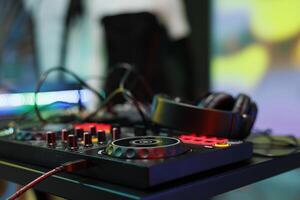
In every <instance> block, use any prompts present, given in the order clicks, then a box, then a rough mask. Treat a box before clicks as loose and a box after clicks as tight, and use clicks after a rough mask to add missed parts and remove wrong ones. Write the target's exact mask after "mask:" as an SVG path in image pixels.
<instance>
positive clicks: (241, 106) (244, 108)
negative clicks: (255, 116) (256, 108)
mask: <svg viewBox="0 0 300 200" xmlns="http://www.w3.org/2000/svg"><path fill="white" fill-rule="evenodd" d="M250 105H251V99H250V97H249V96H247V95H245V94H239V95H238V96H237V98H236V100H235V103H234V106H233V108H232V112H236V113H240V114H241V115H243V114H248V113H249V110H250Z"/></svg>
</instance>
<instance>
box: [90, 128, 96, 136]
mask: <svg viewBox="0 0 300 200" xmlns="http://www.w3.org/2000/svg"><path fill="white" fill-rule="evenodd" d="M90 133H91V134H92V135H96V134H97V129H96V126H90Z"/></svg>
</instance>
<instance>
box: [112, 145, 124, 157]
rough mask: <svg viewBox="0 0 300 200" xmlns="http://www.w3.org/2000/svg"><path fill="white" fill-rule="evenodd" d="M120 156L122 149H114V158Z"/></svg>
mask: <svg viewBox="0 0 300 200" xmlns="http://www.w3.org/2000/svg"><path fill="white" fill-rule="evenodd" d="M122 154H123V150H122V148H119V147H118V148H116V149H115V152H114V156H115V157H121V156H122Z"/></svg>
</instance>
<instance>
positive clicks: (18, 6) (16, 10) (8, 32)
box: [0, 0, 38, 92]
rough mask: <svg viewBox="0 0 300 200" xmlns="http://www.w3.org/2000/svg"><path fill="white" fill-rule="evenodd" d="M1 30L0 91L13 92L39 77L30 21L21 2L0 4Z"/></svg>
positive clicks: (5, 0)
mask: <svg viewBox="0 0 300 200" xmlns="http://www.w3.org/2000/svg"><path fill="white" fill-rule="evenodd" d="M0 27H1V32H0V89H1V87H4V88H3V89H4V91H5V90H6V91H8V92H15V90H18V88H19V87H21V86H23V85H26V84H27V85H28V83H32V84H34V83H35V81H36V80H35V78H36V77H37V74H38V68H37V57H36V49H35V43H34V26H33V21H32V17H31V15H30V13H29V12H28V11H27V10H26V9H25V7H24V4H23V1H12V0H2V1H0ZM28 71H31V72H33V73H34V76H32V74H31V73H27V72H28ZM3 80H5V82H4V81H3ZM16 80H18V85H16V84H14V83H15V82H16Z"/></svg>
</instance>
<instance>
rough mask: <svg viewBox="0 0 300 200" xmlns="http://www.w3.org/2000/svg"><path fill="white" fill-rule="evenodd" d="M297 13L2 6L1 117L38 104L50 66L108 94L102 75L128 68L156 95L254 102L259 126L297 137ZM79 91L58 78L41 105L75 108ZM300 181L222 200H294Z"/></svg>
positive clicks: (68, 2) (295, 6)
mask: <svg viewBox="0 0 300 200" xmlns="http://www.w3.org/2000/svg"><path fill="white" fill-rule="evenodd" d="M299 8H300V1H298V0H289V1H285V0H265V1H260V0H243V1H240V0H211V1H209V0H205V1H197V0H185V1H184V0H125V1H124V0H110V1H104V0H89V1H80V0H0V27H1V28H0V115H4V114H6V113H7V112H9V111H11V110H14V112H19V111H20V110H22V106H23V107H24V106H28V105H32V104H33V99H32V93H33V92H34V90H35V85H36V83H37V81H38V79H39V76H40V75H41V73H43V72H45V71H46V70H49V69H51V68H53V67H57V66H61V67H64V68H66V69H69V70H72V71H73V72H75V73H76V74H78V75H79V76H80V77H81V78H83V79H84V80H85V81H86V82H87V83H89V84H90V85H91V86H92V87H94V88H95V89H97V90H102V89H104V90H106V91H110V90H111V89H112V88H111V87H112V86H111V85H110V86H107V85H105V84H104V81H103V78H101V77H105V76H106V75H107V73H108V71H110V70H111V69H112V68H113V67H114V66H115V65H116V64H117V63H120V62H127V63H130V64H132V65H133V66H134V67H135V68H136V69H137V70H138V72H139V73H140V74H141V75H143V76H144V77H145V78H146V80H147V82H148V83H149V84H150V85H151V87H152V89H153V91H154V92H155V93H166V94H168V95H171V96H180V97H182V98H184V99H186V100H189V101H193V100H194V99H196V98H197V97H198V96H200V95H201V94H203V93H204V92H206V91H208V90H212V91H226V92H229V93H232V94H238V93H239V92H243V93H246V94H249V95H251V97H252V98H253V99H254V100H255V101H256V102H257V104H258V106H259V115H258V119H257V122H256V125H255V128H257V129H266V128H271V129H272V130H273V132H274V133H275V134H278V135H284V134H294V135H296V136H300V134H299V133H298V132H299V131H300V126H298V119H299V117H298V113H299V112H300V100H299V99H300V79H299V77H300V12H299ZM119 78H120V76H118V75H116V76H115V77H112V81H111V82H115V83H117V82H118V81H119ZM112 85H113V83H112ZM80 87H81V86H80V85H79V84H78V83H77V82H76V81H74V80H73V79H72V78H71V77H69V76H66V75H65V74H63V73H59V72H58V73H55V74H52V75H51V76H50V77H49V79H47V83H46V84H45V85H44V87H43V91H44V92H45V93H44V94H45V98H44V99H45V101H44V102H43V98H41V102H40V103H41V104H42V103H44V104H46V103H50V102H51V101H55V100H57V98H56V99H55V98H54V99H53V96H55V95H54V94H55V93H53V92H64V93H59V94H64V95H61V96H60V97H59V98H61V99H62V100H64V101H74V98H77V96H76V92H75V93H74V90H78V89H80ZM133 90H134V91H138V90H139V88H133ZM47 92H48V93H47ZM49 92H50V93H49ZM51 92H52V93H51ZM47 94H48V96H47ZM49 94H50V98H49ZM74 94H75V95H74ZM141 98H143V97H141ZM88 100H89V101H93V97H91V98H88ZM91 103H92V102H91ZM12 108H13V109H12ZM299 177H300V174H299V171H298V170H295V171H292V172H289V173H286V174H283V175H280V176H277V177H274V178H271V179H269V180H266V181H262V182H260V183H257V184H253V185H250V186H247V187H245V188H242V189H239V190H236V191H233V192H230V193H227V194H224V195H220V196H218V197H216V199H241V198H243V199H282V198H286V199H298V198H297V196H299V193H298V192H297V185H299V184H300V181H299ZM3 187H4V186H3ZM13 187H15V186H14V185H12V184H10V187H9V188H10V190H11V189H12V188H13ZM280 191H288V192H286V193H285V194H284V196H283V194H282V193H280ZM2 193H3V194H4V193H5V190H4V191H3V192H2ZM7 193H9V192H7ZM287 195H289V196H288V197H287Z"/></svg>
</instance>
